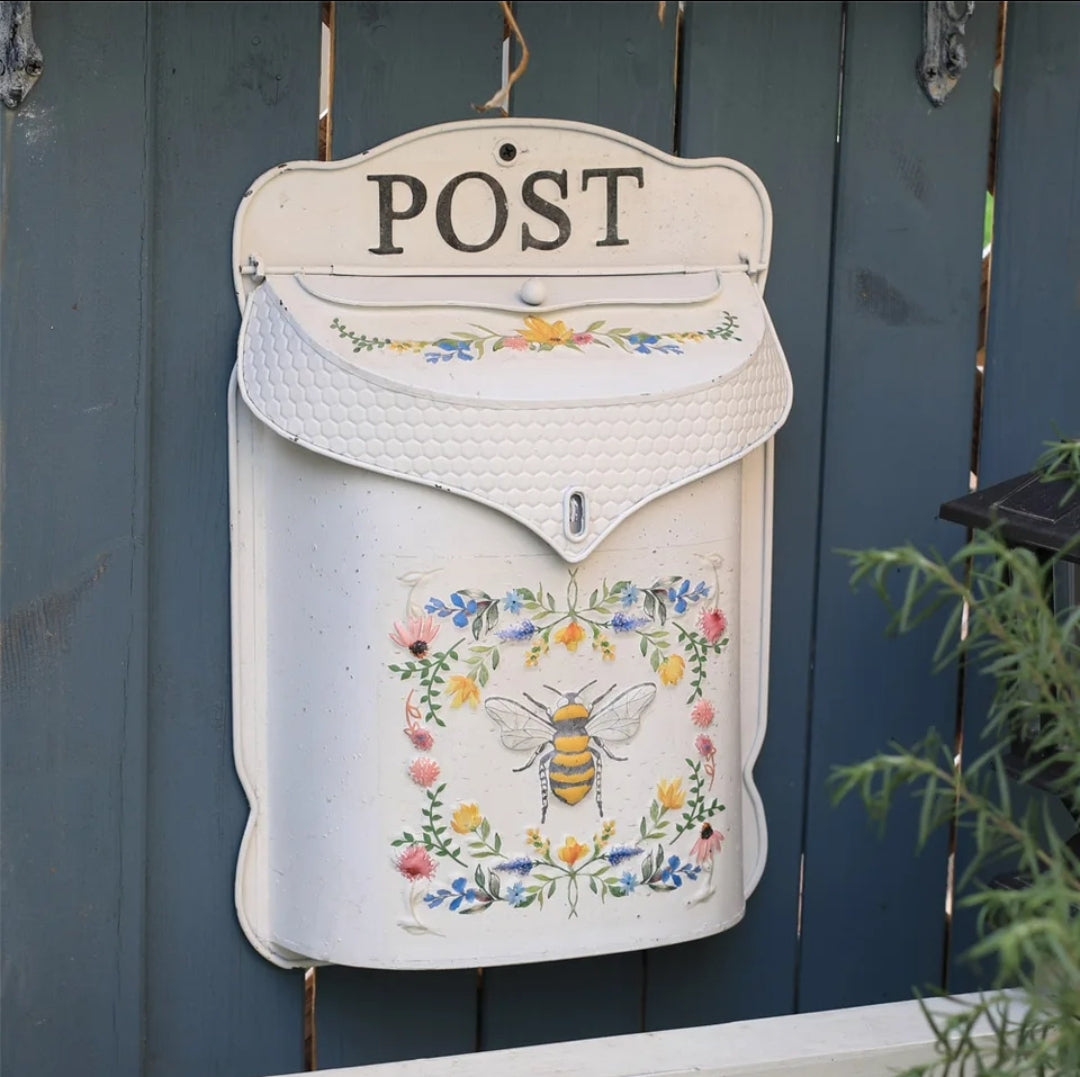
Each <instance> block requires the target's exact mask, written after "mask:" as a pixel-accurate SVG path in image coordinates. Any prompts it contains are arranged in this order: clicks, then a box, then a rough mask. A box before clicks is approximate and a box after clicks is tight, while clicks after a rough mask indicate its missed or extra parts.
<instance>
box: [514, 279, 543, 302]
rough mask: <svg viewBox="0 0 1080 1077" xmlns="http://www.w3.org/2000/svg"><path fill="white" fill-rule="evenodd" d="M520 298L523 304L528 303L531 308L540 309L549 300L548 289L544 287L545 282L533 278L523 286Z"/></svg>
mask: <svg viewBox="0 0 1080 1077" xmlns="http://www.w3.org/2000/svg"><path fill="white" fill-rule="evenodd" d="M518 298H519V299H520V300H521V301H522V303H528V304H529V306H530V307H538V306H540V304H541V303H543V301H544V300H545V299H547V288H545V287H544V282H543V281H539V280H537V279H536V278H535V277H531V278H530V279H529V280H527V281H526V282H525V283H524V284H523V285H522V286H521V291H520V292H518Z"/></svg>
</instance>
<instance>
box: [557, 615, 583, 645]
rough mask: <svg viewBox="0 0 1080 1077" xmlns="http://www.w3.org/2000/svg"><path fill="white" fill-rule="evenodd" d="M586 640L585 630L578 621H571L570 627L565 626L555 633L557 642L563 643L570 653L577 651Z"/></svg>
mask: <svg viewBox="0 0 1080 1077" xmlns="http://www.w3.org/2000/svg"><path fill="white" fill-rule="evenodd" d="M584 638H585V629H584V628H582V627H581V625H579V624H578V623H577V621H571V622H570V623H569V624H568V625H563V626H562V628H560V629H559V631H558V632H556V633H555V642H556V643H561V644H562V645H563V646H564V647H565V648H566V649H567V650H568V651H576V650H577V646H578V644H579V643H580V642H581V641H582V640H583V639H584Z"/></svg>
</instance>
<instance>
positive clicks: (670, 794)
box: [656, 778, 686, 811]
mask: <svg viewBox="0 0 1080 1077" xmlns="http://www.w3.org/2000/svg"><path fill="white" fill-rule="evenodd" d="M656 799H657V800H659V801H660V804H661V805H662V806H663V807H665V808H667V810H668V811H678V810H679V809H680V808H681V807H682V806H683V805H684V804H685V803H686V790H685V789H683V787H682V778H676V779H674V781H670V782H669V781H661V782H660V784H659V785H658V786H657V787H656Z"/></svg>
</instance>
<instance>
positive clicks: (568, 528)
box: [563, 490, 589, 542]
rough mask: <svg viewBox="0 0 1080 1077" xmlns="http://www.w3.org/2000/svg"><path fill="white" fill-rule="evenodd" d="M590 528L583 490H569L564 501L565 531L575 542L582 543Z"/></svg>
mask: <svg viewBox="0 0 1080 1077" xmlns="http://www.w3.org/2000/svg"><path fill="white" fill-rule="evenodd" d="M588 526H589V514H588V506H587V505H586V503H585V493H584V491H582V490H568V491H567V492H566V496H565V497H564V499H563V530H564V531H565V532H566V537H567V538H568V539H570V540H571V541H573V542H580V541H581V540H582V539H583V538H584V537H585V531H586V529H587V528H588Z"/></svg>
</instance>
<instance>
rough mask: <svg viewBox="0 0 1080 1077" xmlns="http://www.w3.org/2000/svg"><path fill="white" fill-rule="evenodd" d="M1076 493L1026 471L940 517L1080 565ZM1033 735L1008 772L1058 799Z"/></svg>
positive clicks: (1016, 744) (1056, 772)
mask: <svg viewBox="0 0 1080 1077" xmlns="http://www.w3.org/2000/svg"><path fill="white" fill-rule="evenodd" d="M1072 489H1073V484H1072V482H1071V481H1070V480H1068V479H1056V480H1054V481H1053V482H1044V481H1043V480H1042V478H1041V476H1040V475H1039V474H1038V473H1037V472H1028V474H1026V475H1018V476H1017V477H1016V478H1012V479H1006V480H1005V482H999V483H998V484H997V485H996V486H990V487H988V488H987V489H985V490H977V491H976V492H975V493H973V494H967V495H966V496H965V497H958V498H955V499H954V500H952V501H946V502H945V504H944V505H942V506H941V509H940V510H939V514H940V516H941V518H942V519H943V520H949V521H950V522H952V523H958V524H963V525H964V526H965V527H970V528H979V529H982V530H986V529H988V528H991V527H997V528H999V529H1000V534H1001V537H1002V539H1003V540H1004V541H1005V542H1006V543H1008V544H1009V545H1010V546H1022V547H1026V548H1027V549H1029V550H1032V551H1034V552H1035V553H1036V554H1037V555H1038V556H1039V559H1040V560H1041V561H1043V562H1046V561H1048V560H1049V559H1050V558H1051V557H1053V556H1059V557H1060V558H1061V560H1063V561H1073V562H1076V563H1077V564H1080V494H1077V495H1075V496H1072V497H1068V498H1067V495H1068V494H1069V493H1070V491H1071V490H1072ZM1074 571H1077V570H1074ZM1030 733H1031V731H1028V732H1027V733H1025V732H1023V731H1020V730H1018V731H1017V732H1016V734H1015V735H1014V736H1013V739H1012V744H1011V747H1010V750H1009V751H1008V752H1006V753H1005V755H1004V756H1003V758H1002V763H1003V764H1004V766H1005V772H1006V773H1007V774H1008V776H1009V777H1010V778H1011V779H1012V780H1013V781H1017V782H1022V783H1024V784H1026V785H1029V786H1031V787H1033V788H1035V789H1040V790H1042V791H1043V792H1047V793H1050V794H1051V795H1054V796H1059V797H1060V795H1061V782H1062V780H1063V779H1065V778H1066V777H1067V776H1068V769H1067V767H1065V766H1064V765H1063V764H1061V763H1053V762H1049V761H1048V759H1049V758H1050V757H1051V756H1050V754H1048V753H1045V752H1044V753H1038V752H1036V751H1035V749H1034V748H1033V747H1032V740H1031V736H1030ZM1062 803H1063V804H1064V806H1065V808H1066V810H1067V811H1068V812H1069V814H1070V815H1071V816H1072V818H1073V822H1074V823H1076V824H1077V825H1078V826H1080V814H1078V813H1077V811H1076V808H1075V805H1074V804H1073V803H1072V802H1071V801H1070V800H1068V798H1062ZM1066 844H1067V845H1068V846H1069V848H1070V849H1072V851H1073V852H1074V853H1075V854H1077V855H1080V833H1075V834H1073V836H1072V837H1071V838H1069V840H1068V841H1067V843H1066ZM1030 885H1031V877H1030V876H1029V875H1026V874H1025V873H1023V872H1019V871H1007V872H1003V873H1001V874H999V875H995V876H994V877H993V878H992V879H991V880H990V886H991V887H993V888H994V889H995V890H1024V889H1026V888H1027V887H1028V886H1030Z"/></svg>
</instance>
